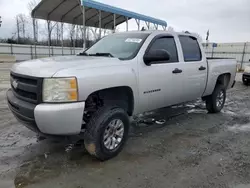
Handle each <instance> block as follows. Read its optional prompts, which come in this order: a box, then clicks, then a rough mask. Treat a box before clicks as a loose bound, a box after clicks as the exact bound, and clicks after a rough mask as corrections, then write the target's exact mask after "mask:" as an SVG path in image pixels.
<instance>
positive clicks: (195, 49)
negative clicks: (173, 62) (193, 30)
mask: <svg viewBox="0 0 250 188" xmlns="http://www.w3.org/2000/svg"><path fill="white" fill-rule="evenodd" d="M179 41H180V44H181V48H182V52H183V59H182V60H181V61H182V62H181V69H182V73H183V77H184V78H185V79H184V80H183V82H184V87H183V91H184V92H183V93H184V94H185V96H183V101H182V102H185V101H190V100H194V99H197V98H199V97H201V96H202V94H203V92H204V90H205V87H206V81H207V69H208V66H207V60H206V57H205V55H204V54H202V51H201V46H200V44H199V42H198V41H197V39H196V38H195V37H193V36H188V35H180V36H179Z"/></svg>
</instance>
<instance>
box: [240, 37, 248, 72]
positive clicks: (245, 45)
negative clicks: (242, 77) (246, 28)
mask: <svg viewBox="0 0 250 188" xmlns="http://www.w3.org/2000/svg"><path fill="white" fill-rule="evenodd" d="M246 47H247V43H246V42H245V43H244V48H243V52H242V59H241V64H240V70H242V68H243V63H244V58H245V53H246Z"/></svg>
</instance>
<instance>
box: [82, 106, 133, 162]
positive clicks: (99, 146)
mask: <svg viewBox="0 0 250 188" xmlns="http://www.w3.org/2000/svg"><path fill="white" fill-rule="evenodd" d="M128 131H129V117H128V115H127V113H126V112H125V111H124V110H123V109H122V108H120V107H117V106H112V105H111V106H104V107H101V108H100V109H98V110H97V112H95V113H94V114H93V115H92V117H91V119H90V121H89V123H88V124H87V126H86V132H85V138H84V144H85V147H86V149H87V151H88V152H89V153H90V154H91V155H93V156H95V157H96V158H97V159H99V160H102V161H104V160H108V159H111V158H113V157H115V156H116V155H118V154H119V153H120V152H121V150H122V149H123V147H124V145H125V143H126V140H127V137H128Z"/></svg>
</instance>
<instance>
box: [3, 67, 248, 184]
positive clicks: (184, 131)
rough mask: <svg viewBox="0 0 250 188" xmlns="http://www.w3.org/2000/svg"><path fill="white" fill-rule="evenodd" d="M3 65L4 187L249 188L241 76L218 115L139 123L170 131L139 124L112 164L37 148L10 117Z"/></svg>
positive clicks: (199, 112)
mask: <svg viewBox="0 0 250 188" xmlns="http://www.w3.org/2000/svg"><path fill="white" fill-rule="evenodd" d="M10 66H11V64H8V63H2V64H0V101H1V102H0V117H1V118H0V187H1V188H11V187H18V188H20V187H29V188H32V187H34V188H42V187H44V188H48V187H54V188H59V187H60V188H89V187H91V188H98V187H100V188H105V187H107V188H113V187H114V188H117V187H119V188H128V187H131V188H134V187H147V188H151V187H154V188H155V187H157V188H161V187H164V188H165V187H168V188H171V187H175V188H183V187H185V188H186V187H188V188H189V187H190V188H191V187H192V188H201V187H202V188H210V187H211V188H215V187H221V188H224V187H225V188H227V187H228V188H249V187H250V158H249V155H250V149H249V147H250V117H249V114H250V110H249V107H250V100H249V94H250V88H249V87H246V86H243V84H242V83H241V82H240V78H241V75H240V74H239V75H237V83H236V85H235V88H233V89H231V90H229V91H228V100H227V102H226V106H225V108H224V110H223V111H222V112H221V113H219V114H207V112H206V110H205V108H204V105H203V103H202V102H201V101H199V100H198V101H195V102H191V103H187V104H183V105H179V106H174V107H172V108H165V109H161V110H157V111H154V112H151V113H146V114H145V115H144V116H142V117H139V118H140V119H144V118H147V117H154V118H156V119H166V120H167V121H166V124H165V125H157V124H152V125H145V124H142V123H134V124H133V126H132V128H131V133H130V139H129V141H128V143H127V145H126V147H125V149H124V150H123V151H122V153H121V154H120V155H119V156H118V157H116V158H114V159H112V160H110V161H107V162H99V161H97V160H95V159H93V158H92V157H90V156H89V155H88V154H87V153H86V152H85V151H84V149H83V147H82V145H80V144H79V145H78V146H75V147H73V148H71V147H69V146H68V144H69V143H54V142H52V141H49V140H43V141H39V142H38V141H37V139H36V135H35V134H34V133H33V132H31V131H29V130H28V129H26V128H25V127H23V126H22V125H20V123H18V122H17V121H16V120H15V119H14V117H13V116H12V114H11V113H10V112H9V110H8V108H7V104H6V100H5V92H6V89H7V88H8V87H9V81H8V80H9V67H10Z"/></svg>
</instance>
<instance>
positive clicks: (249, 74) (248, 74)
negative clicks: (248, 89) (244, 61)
mask: <svg viewBox="0 0 250 188" xmlns="http://www.w3.org/2000/svg"><path fill="white" fill-rule="evenodd" d="M242 82H243V84H244V85H248V84H249V82H250V66H246V68H245V70H244V72H243V74H242Z"/></svg>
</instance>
